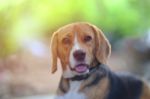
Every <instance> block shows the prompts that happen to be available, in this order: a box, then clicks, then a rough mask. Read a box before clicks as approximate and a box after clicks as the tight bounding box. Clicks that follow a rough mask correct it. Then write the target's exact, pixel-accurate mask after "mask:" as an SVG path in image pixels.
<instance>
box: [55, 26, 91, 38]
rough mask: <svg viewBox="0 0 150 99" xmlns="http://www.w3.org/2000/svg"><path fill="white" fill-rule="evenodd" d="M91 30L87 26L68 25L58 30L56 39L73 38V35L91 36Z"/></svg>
mask: <svg viewBox="0 0 150 99" xmlns="http://www.w3.org/2000/svg"><path fill="white" fill-rule="evenodd" d="M92 32H93V30H92V28H90V26H89V25H87V24H77V23H76V24H69V25H67V26H64V27H62V28H60V29H59V30H58V31H57V33H58V38H59V39H63V38H64V37H70V38H72V39H73V38H74V37H75V35H77V36H82V35H84V34H92Z"/></svg>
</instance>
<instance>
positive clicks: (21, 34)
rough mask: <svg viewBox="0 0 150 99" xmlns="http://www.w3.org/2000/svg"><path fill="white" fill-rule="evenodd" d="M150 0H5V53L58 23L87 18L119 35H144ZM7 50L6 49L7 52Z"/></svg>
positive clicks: (1, 23) (0, 36)
mask: <svg viewBox="0 0 150 99" xmlns="http://www.w3.org/2000/svg"><path fill="white" fill-rule="evenodd" d="M149 9H150V0H82V1H81V0H38V1H37V0H1V1H0V41H1V46H0V47H1V49H3V51H1V52H0V53H1V55H2V56H5V55H7V54H9V53H10V52H13V51H15V50H16V49H17V47H18V46H19V42H20V43H21V42H22V40H24V39H26V38H29V37H44V36H47V35H49V34H51V33H53V31H54V30H56V29H57V28H58V27H60V26H62V25H65V24H68V23H71V22H76V21H86V22H90V23H92V24H95V25H97V26H98V27H100V28H101V29H102V30H103V31H104V32H105V33H108V35H109V34H113V35H115V36H116V37H117V38H118V39H120V38H123V37H126V36H132V37H137V36H141V35H143V34H144V33H145V32H146V31H147V30H148V29H149V26H150V10H149ZM4 52H5V53H4Z"/></svg>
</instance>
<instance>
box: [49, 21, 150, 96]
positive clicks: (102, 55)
mask: <svg viewBox="0 0 150 99" xmlns="http://www.w3.org/2000/svg"><path fill="white" fill-rule="evenodd" d="M75 33H77V39H78V41H79V43H80V45H81V46H82V48H83V49H84V51H85V52H86V54H87V56H88V57H90V60H89V61H91V64H90V66H95V65H96V64H97V62H99V63H102V64H107V59H108V57H109V55H110V53H111V46H110V44H109V42H108V40H107V39H106V37H105V36H104V34H103V33H102V31H101V30H100V29H98V28H97V27H96V26H94V25H91V24H88V23H83V22H81V23H73V24H69V25H66V26H64V27H62V28H60V29H59V30H57V31H56V32H55V33H54V34H53V36H52V39H51V56H52V57H51V67H52V68H51V72H52V73H55V72H56V71H57V58H59V59H60V62H61V66H62V69H63V71H64V70H66V68H67V67H66V66H68V65H69V64H70V63H69V55H70V50H71V48H72V47H73V41H74V37H75ZM86 35H90V36H91V37H92V38H93V40H92V41H91V42H89V43H86V42H84V40H83V39H84V37H85V36H86ZM68 38H69V39H68ZM66 43H67V44H66ZM93 79H94V75H92V77H90V78H88V79H87V80H85V81H83V82H82V84H81V86H80V90H79V92H83V93H85V95H86V96H87V97H88V99H104V98H105V96H106V95H107V93H108V88H109V85H110V79H109V78H108V77H107V76H106V77H104V78H102V79H101V80H100V81H99V82H98V84H97V85H96V86H91V87H89V88H87V87H86V85H88V84H89V83H90V82H91V81H93ZM143 85H144V86H143V87H142V89H143V90H142V95H141V99H149V98H150V88H149V87H148V86H147V84H145V83H144V84H143ZM61 87H63V89H64V91H66V92H67V91H68V90H69V81H68V79H65V78H63V77H62V79H61V81H60V86H59V89H58V95H64V94H65V92H62V90H61Z"/></svg>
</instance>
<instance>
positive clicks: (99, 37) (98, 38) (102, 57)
mask: <svg viewBox="0 0 150 99" xmlns="http://www.w3.org/2000/svg"><path fill="white" fill-rule="evenodd" d="M92 28H93V30H94V33H95V56H96V59H97V60H98V61H99V62H100V63H103V64H106V63H107V59H108V58H109V56H110V53H111V46H110V43H109V41H108V40H107V38H106V37H105V35H104V34H103V32H102V31H101V30H100V29H98V28H97V27H96V26H92Z"/></svg>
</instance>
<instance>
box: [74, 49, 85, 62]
mask: <svg viewBox="0 0 150 99" xmlns="http://www.w3.org/2000/svg"><path fill="white" fill-rule="evenodd" d="M73 56H74V58H75V59H76V60H77V61H83V60H84V59H85V52H83V51H82V50H77V51H75V52H74V53H73Z"/></svg>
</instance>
